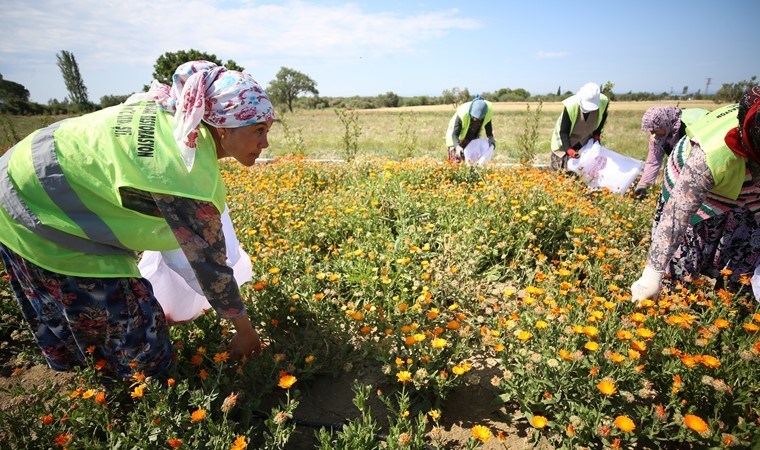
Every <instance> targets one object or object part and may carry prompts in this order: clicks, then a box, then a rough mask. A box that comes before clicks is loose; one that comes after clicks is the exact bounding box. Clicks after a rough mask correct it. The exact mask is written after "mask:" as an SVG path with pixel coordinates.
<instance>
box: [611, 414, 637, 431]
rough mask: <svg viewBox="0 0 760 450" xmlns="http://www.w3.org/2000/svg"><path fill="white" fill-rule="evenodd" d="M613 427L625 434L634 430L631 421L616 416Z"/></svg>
mask: <svg viewBox="0 0 760 450" xmlns="http://www.w3.org/2000/svg"><path fill="white" fill-rule="evenodd" d="M614 423H615V426H616V427H618V429H620V431H623V432H625V433H630V432H631V431H633V430H635V429H636V424H635V423H633V420H631V418H630V417H628V416H617V417H615V422H614Z"/></svg>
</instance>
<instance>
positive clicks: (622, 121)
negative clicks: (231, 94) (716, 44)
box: [0, 101, 721, 163]
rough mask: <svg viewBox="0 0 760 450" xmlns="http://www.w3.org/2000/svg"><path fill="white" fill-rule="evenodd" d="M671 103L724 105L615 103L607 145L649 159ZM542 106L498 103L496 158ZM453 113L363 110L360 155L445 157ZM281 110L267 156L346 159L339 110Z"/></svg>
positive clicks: (546, 133) (30, 122) (6, 121)
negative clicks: (650, 127) (655, 110)
mask: <svg viewBox="0 0 760 450" xmlns="http://www.w3.org/2000/svg"><path fill="white" fill-rule="evenodd" d="M666 105H673V106H675V105H677V106H680V107H683V108H705V109H709V110H712V109H716V108H717V107H719V106H721V105H719V104H716V103H714V102H711V101H700V102H681V103H680V104H679V103H677V102H611V103H610V108H609V117H608V119H607V124H606V126H605V129H604V133H603V135H602V144H604V145H605V146H606V147H608V148H610V149H612V150H615V151H616V152H618V153H622V154H624V155H628V156H633V157H635V158H638V159H642V160H643V159H644V158H645V157H646V152H647V139H648V136H647V134H646V133H644V132H642V131H641V115H642V114H643V113H644V111H646V110H647V108H650V107H652V106H666ZM528 107H530V111H528ZM537 108H538V104H537V103H496V104H495V106H494V109H495V114H494V119H493V121H494V135H495V137H496V141H497V145H496V153H495V154H494V161H495V162H509V161H512V160H514V159H515V157H516V152H517V150H518V149H517V142H518V141H517V137H518V135H519V134H520V133H521V132H522V131H523V130H524V129H525V127H526V121H527V119H528V118H529V117H531V116H532V115H533V114H534V113H535V111H536V109H537ZM561 110H562V104H561V103H546V104H544V105H542V111H541V116H540V119H539V126H538V136H539V140H538V142H537V144H538V145H537V148H539V149H543V150H541V151H539V152H538V153H537V155H536V158H535V162H536V163H546V162H548V160H549V140H550V137H551V132H552V129H553V128H554V124H555V123H556V120H557V117H558V115H559V114H560V112H561ZM453 112H454V107H453V106H452V105H433V106H417V107H402V108H383V109H375V110H358V111H357V114H358V118H359V124H360V126H361V135H360V136H359V139H358V155H357V156H358V157H360V158H361V157H385V158H389V159H402V155H401V154H400V153H399V149H400V148H404V147H413V148H414V151H413V152H412V154H411V155H410V156H427V157H431V158H437V159H442V158H444V157H445V155H446V151H445V145H444V137H443V136H444V133H445V132H446V127H447V125H448V121H449V119H450V118H451V115H452V114H453ZM277 114H278V118H280V119H284V120H285V121H286V123H287V124H288V128H289V129H290V132H289V133H286V132H285V130H284V128H283V126H282V123H276V124H275V125H274V127H273V128H272V130H271V132H270V139H269V141H270V147H269V149H267V150H266V151H265V152H264V153H263V154H262V157H263V158H272V157H279V156H285V155H291V154H293V153H295V152H297V151H298V149H297V148H295V146H294V145H293V144H292V142H298V141H299V140H300V141H301V142H302V143H303V145H302V148H301V150H300V151H301V152H302V153H303V154H304V155H305V156H307V157H311V158H326V159H334V158H342V157H343V151H342V148H343V144H342V140H341V136H342V134H343V132H344V131H345V127H344V126H343V124H342V123H341V121H340V119H339V118H338V116H337V114H335V112H334V110H331V109H327V110H296V111H294V112H292V113H289V112H286V111H285V110H278V111H277ZM58 119H60V117H52V116H35V117H11V116H3V117H0V151H4V150H5V149H7V148H9V147H10V146H12V145H13V144H14V143H15V142H16V141H17V140H18V138H21V137H23V136H26V135H27V134H28V133H30V132H31V131H33V130H35V129H37V128H40V127H43V126H46V125H49V124H50V123H53V122H54V121H56V120H58ZM412 140H414V142H412Z"/></svg>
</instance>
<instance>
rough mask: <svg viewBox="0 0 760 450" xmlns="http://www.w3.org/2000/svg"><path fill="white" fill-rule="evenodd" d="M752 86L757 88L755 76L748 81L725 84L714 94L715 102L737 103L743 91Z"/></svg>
mask: <svg viewBox="0 0 760 450" xmlns="http://www.w3.org/2000/svg"><path fill="white" fill-rule="evenodd" d="M752 86H757V76H752V78H750V79H749V80H743V81H739V82H738V83H725V84H723V86H721V87H720V89H718V92H716V93H715V96H714V97H715V101H719V102H731V103H735V102H738V101H739V99H741V97H742V94H743V93H744V91H745V90H747V88H749V87H752Z"/></svg>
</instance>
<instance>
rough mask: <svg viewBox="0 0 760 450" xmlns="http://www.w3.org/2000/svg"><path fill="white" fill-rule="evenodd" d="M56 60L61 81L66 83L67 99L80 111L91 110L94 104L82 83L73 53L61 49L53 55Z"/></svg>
mask: <svg viewBox="0 0 760 450" xmlns="http://www.w3.org/2000/svg"><path fill="white" fill-rule="evenodd" d="M55 57H56V59H57V60H58V63H57V64H58V68H59V69H61V74H62V75H63V81H64V83H65V84H66V90H68V91H69V99H70V100H71V102H72V103H74V104H75V105H77V107H78V108H79V109H80V111H82V112H87V111H92V110H93V109H94V105H93V104H92V103H90V100H89V98H88V97H87V87H86V86H85V85H84V80H82V75H81V74H80V73H79V64H77V60H76V58H75V57H74V54H73V53H71V52H69V51H66V50H61V53H58V54H56V55H55Z"/></svg>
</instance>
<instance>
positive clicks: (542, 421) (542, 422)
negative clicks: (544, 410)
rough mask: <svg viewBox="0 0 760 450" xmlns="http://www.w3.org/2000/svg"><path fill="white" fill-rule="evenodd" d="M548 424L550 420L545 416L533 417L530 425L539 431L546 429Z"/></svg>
mask: <svg viewBox="0 0 760 450" xmlns="http://www.w3.org/2000/svg"><path fill="white" fill-rule="evenodd" d="M548 423H549V420H548V419H547V418H546V417H544V416H533V417H532V418H531V419H530V424H531V425H532V426H533V428H536V429H539V430H540V429H542V428H545V427H546V425H547V424H548Z"/></svg>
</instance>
